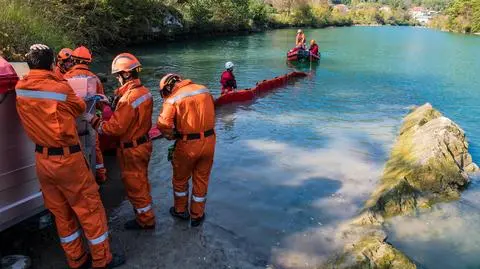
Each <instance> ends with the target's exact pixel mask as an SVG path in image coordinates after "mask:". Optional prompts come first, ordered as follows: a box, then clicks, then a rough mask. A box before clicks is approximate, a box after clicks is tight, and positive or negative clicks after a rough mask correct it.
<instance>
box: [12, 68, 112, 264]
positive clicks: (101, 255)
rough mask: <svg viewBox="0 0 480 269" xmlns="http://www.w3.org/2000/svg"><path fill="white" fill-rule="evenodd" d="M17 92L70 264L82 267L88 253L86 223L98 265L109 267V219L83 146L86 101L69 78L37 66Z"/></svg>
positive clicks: (21, 114)
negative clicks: (80, 129)
mask: <svg viewBox="0 0 480 269" xmlns="http://www.w3.org/2000/svg"><path fill="white" fill-rule="evenodd" d="M16 93H17V111H18V114H19V116H20V119H21V121H22V123H23V126H24V128H25V131H26V132H27V134H28V135H29V137H30V138H31V139H32V140H33V142H34V143H35V144H37V146H36V152H37V153H36V155H35V161H36V169H37V176H38V179H39V181H40V185H41V188H42V192H43V199H44V200H45V206H46V207H47V208H48V209H49V210H50V211H51V212H52V214H53V215H54V216H55V223H56V226H57V230H58V234H59V236H60V242H61V244H62V247H63V249H64V251H65V254H66V256H67V261H68V265H69V266H70V267H71V268H77V267H79V266H81V265H82V264H83V263H84V262H86V260H87V258H88V256H87V252H86V250H85V248H84V244H83V243H82V236H81V230H80V226H81V227H82V228H83V232H84V233H85V236H86V238H87V239H88V241H89V244H90V252H91V255H92V259H93V266H94V267H100V268H101V267H105V266H106V265H107V264H108V263H109V262H110V261H111V259H112V255H111V253H110V244H109V240H108V227H107V218H106V215H105V209H104V208H103V204H102V201H101V200H100V195H99V193H98V185H97V184H96V183H95V179H94V177H93V175H92V173H91V172H90V170H89V167H88V164H87V162H86V160H85V157H84V156H83V153H82V152H81V149H80V148H79V143H80V140H79V137H78V134H77V128H76V122H75V118H76V117H78V116H80V115H81V114H82V113H83V112H84V111H85V107H86V105H85V102H84V101H83V100H82V99H80V98H78V97H77V96H76V95H75V93H74V92H73V90H72V88H70V86H69V85H68V83H67V82H66V81H64V80H60V79H59V78H58V77H57V76H56V75H55V73H54V72H51V71H46V70H31V71H30V73H29V74H28V75H27V76H26V77H24V78H23V79H22V80H20V81H19V82H18V83H17V86H16ZM72 146H73V147H76V150H78V151H77V152H75V151H76V150H73V149H72ZM42 148H43V149H42ZM53 148H56V149H53ZM52 150H56V151H57V152H56V153H54V152H50V151H52ZM58 151H61V152H60V153H59V152H58ZM40 152H41V153H40ZM77 219H78V220H77ZM79 223H80V226H79Z"/></svg>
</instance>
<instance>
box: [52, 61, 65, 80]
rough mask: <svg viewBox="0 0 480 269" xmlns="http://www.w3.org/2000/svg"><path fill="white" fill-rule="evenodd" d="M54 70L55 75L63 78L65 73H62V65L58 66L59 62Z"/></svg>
mask: <svg viewBox="0 0 480 269" xmlns="http://www.w3.org/2000/svg"><path fill="white" fill-rule="evenodd" d="M53 72H54V73H55V75H57V77H58V78H59V79H63V75H64V74H63V73H62V70H61V68H60V66H58V63H57V65H55V69H54V70H53Z"/></svg>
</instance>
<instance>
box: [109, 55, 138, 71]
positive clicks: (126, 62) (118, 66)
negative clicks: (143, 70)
mask: <svg viewBox="0 0 480 269" xmlns="http://www.w3.org/2000/svg"><path fill="white" fill-rule="evenodd" d="M139 67H142V64H141V63H140V61H139V60H138V59H137V58H136V57H135V56H133V55H132V54H130V53H121V54H119V55H118V56H117V57H115V59H113V62H112V74H117V73H120V72H129V71H132V70H134V69H136V68H139Z"/></svg>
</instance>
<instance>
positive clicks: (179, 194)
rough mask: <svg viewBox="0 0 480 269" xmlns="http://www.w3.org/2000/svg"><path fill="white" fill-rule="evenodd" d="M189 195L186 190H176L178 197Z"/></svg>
mask: <svg viewBox="0 0 480 269" xmlns="http://www.w3.org/2000/svg"><path fill="white" fill-rule="evenodd" d="M187 195H188V192H186V191H184V192H179V191H176V192H175V196H177V197H185V196H187Z"/></svg>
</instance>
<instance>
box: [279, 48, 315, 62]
mask: <svg viewBox="0 0 480 269" xmlns="http://www.w3.org/2000/svg"><path fill="white" fill-rule="evenodd" d="M320 57H321V56H320V53H319V54H318V55H315V54H311V53H310V51H308V50H305V49H302V48H293V49H291V50H290V51H289V52H287V60H288V61H289V62H299V61H309V62H318V61H319V60H320Z"/></svg>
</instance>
